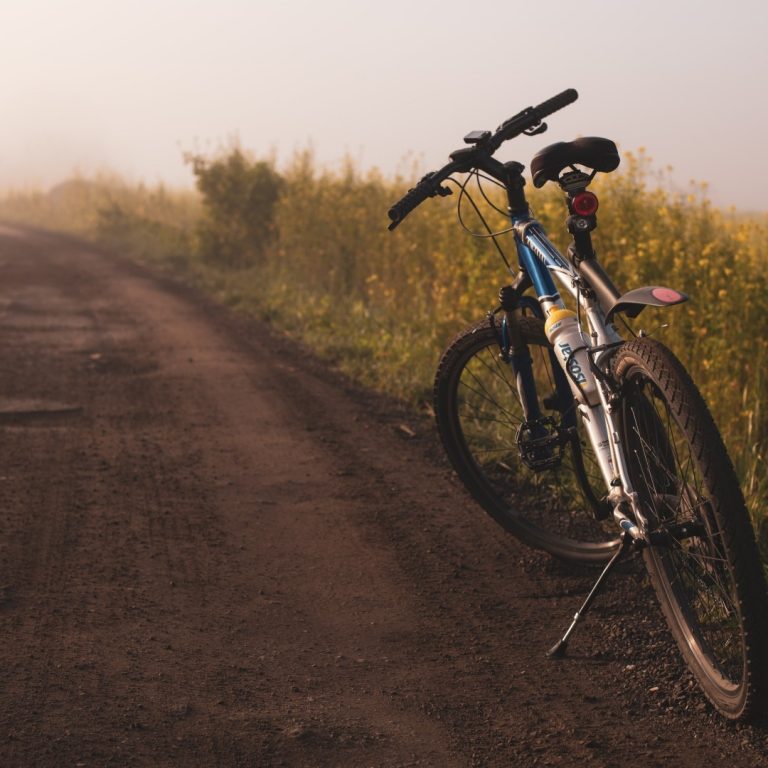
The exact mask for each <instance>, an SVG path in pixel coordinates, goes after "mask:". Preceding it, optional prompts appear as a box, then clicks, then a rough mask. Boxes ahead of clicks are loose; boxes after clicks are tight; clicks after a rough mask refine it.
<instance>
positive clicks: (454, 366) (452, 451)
mask: <svg viewBox="0 0 768 768" xmlns="http://www.w3.org/2000/svg"><path fill="white" fill-rule="evenodd" d="M520 330H521V334H522V337H523V340H524V342H525V343H526V345H527V346H528V349H529V352H530V356H531V360H532V368H533V379H534V381H535V384H536V390H537V392H538V396H539V398H540V404H541V405H542V406H543V407H544V409H545V412H546V413H547V415H548V421H547V423H548V424H549V425H550V426H549V427H548V428H549V429H550V430H552V434H557V433H558V430H560V434H562V435H563V436H565V435H566V431H565V430H564V429H563V428H564V425H565V424H568V423H570V424H573V425H574V426H573V428H571V429H569V430H568V432H567V439H566V438H565V437H564V439H563V445H562V454H561V455H560V457H559V460H557V459H553V460H552V461H550V462H549V466H539V467H532V466H531V463H532V462H530V461H528V462H526V460H525V457H524V455H523V453H524V452H523V453H521V447H520V445H521V442H520V440H519V430H520V427H521V425H522V424H523V423H524V420H525V417H524V414H523V409H522V405H521V402H520V399H519V395H518V387H517V382H516V375H515V371H514V370H513V368H512V366H511V365H510V364H509V363H506V362H504V361H503V360H502V359H501V358H500V349H499V344H498V340H497V337H496V332H495V331H494V329H493V328H491V327H490V326H489V324H488V321H487V320H486V321H484V322H481V323H478V324H476V325H473V326H470V327H469V328H467V329H466V330H464V331H463V332H462V333H460V334H459V335H458V336H457V337H456V338H455V339H454V341H453V342H452V343H451V345H450V346H449V347H448V349H447V350H446V351H445V353H444V354H443V357H442V359H441V361H440V365H439V366H438V370H437V376H436V378H435V390H434V396H435V415H436V417H437V426H438V430H439V432H440V437H441V439H442V441H443V445H444V447H445V450H446V453H447V454H448V458H449V459H450V461H451V464H452V465H453V468H454V469H455V470H456V473H457V474H458V476H459V478H460V479H461V480H462V482H463V483H464V485H465V486H466V487H467V489H468V490H469V491H470V493H471V494H472V496H473V497H474V498H475V499H476V500H477V501H478V502H479V503H480V505H481V506H482V507H483V508H484V509H485V511H486V512H488V514H489V515H491V517H492V518H493V519H494V520H496V522H498V523H499V524H500V525H502V526H503V527H504V528H505V529H506V530H508V531H509V532H510V533H511V534H513V535H514V536H516V537H517V538H519V539H520V540H521V541H523V542H524V543H526V544H528V545H529V546H532V547H536V548H539V549H543V550H546V551H547V552H549V553H550V554H552V555H555V556H556V557H559V558H561V559H564V560H569V561H572V562H578V563H595V564H597V563H602V562H604V561H605V560H607V559H608V558H609V557H610V556H611V555H612V554H613V552H614V551H615V549H616V547H617V546H618V541H617V531H616V527H615V525H614V524H613V523H612V522H606V523H601V522H598V521H597V520H596V519H595V510H596V509H597V506H598V499H599V498H601V497H602V496H603V495H604V482H603V479H602V475H601V473H600V469H599V467H598V465H597V462H596V460H595V458H594V454H593V453H592V448H591V446H590V445H589V443H588V440H587V439H586V438H585V437H584V435H583V433H582V431H581V429H582V428H581V427H580V425H579V422H580V417H579V416H578V413H577V411H576V409H575V405H574V403H573V400H572V399H570V398H569V400H570V402H568V403H561V402H560V399H559V398H558V396H557V388H556V384H555V379H554V372H553V368H552V364H553V363H552V359H551V357H550V353H549V351H550V346H549V342H548V341H547V337H546V335H545V334H544V323H543V321H541V320H539V319H538V318H535V317H522V318H520ZM555 365H556V363H555Z"/></svg>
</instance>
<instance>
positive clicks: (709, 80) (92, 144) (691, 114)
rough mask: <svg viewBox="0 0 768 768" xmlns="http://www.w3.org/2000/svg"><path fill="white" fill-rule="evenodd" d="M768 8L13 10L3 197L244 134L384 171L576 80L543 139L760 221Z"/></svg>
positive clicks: (261, 143)
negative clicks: (607, 147) (604, 151)
mask: <svg viewBox="0 0 768 768" xmlns="http://www.w3.org/2000/svg"><path fill="white" fill-rule="evenodd" d="M766 28H768V5H765V4H763V3H759V2H753V1H752V0H742V1H741V2H738V1H737V2H731V3H729V4H727V5H724V4H721V3H718V4H715V3H714V2H709V0H707V1H706V2H693V0H683V2H675V3H671V2H660V1H659V0H648V1H646V2H642V3H641V2H623V3H621V4H618V3H611V2H598V1H597V0H581V1H580V2H579V1H575V0H574V1H573V2H560V1H558V0H538V2H535V3H528V2H527V3H522V2H510V1H509V0H504V1H502V0H488V1H487V2H485V3H481V4H471V3H466V2H461V3H460V2H455V0H440V1H438V0H419V2H405V0H390V1H389V2H386V3H382V2H380V1H379V0H377V1H375V2H374V1H373V0H356V1H355V0H325V2H323V3H310V2H308V1H305V0H284V1H283V2H277V1H274V2H265V1H263V0H257V1H256V2H238V1H236V0H224V1H221V0H219V1H218V2H215V3H214V2H196V3H191V2H189V1H188V0H187V2H181V1H180V0H159V1H155V2H152V3H149V2H141V1H139V2H134V3H132V4H127V3H115V2H103V0H102V2H93V1H92V0H70V2H67V3H59V2H52V1H51V2H46V1H45V0H25V2H16V1H15V0H10V1H9V0H6V1H5V2H3V3H2V5H0V29H2V30H3V38H4V41H3V46H2V53H1V54H0V57H1V58H0V60H1V61H2V67H0V93H1V94H2V103H3V106H4V109H3V113H2V119H1V120H0V188H8V187H11V186H16V187H18V186H29V185H36V186H47V185H50V184H53V183H55V182H57V181H60V180H62V179H63V178H65V177H67V176H69V175H71V174H72V173H73V172H79V173H82V174H92V173H96V172H99V171H102V170H105V169H110V170H114V171H117V172H118V173H120V174H123V175H125V176H126V177H127V178H128V179H130V180H144V181H147V182H149V183H154V182H157V181H161V180H162V181H165V182H168V183H170V184H173V185H189V184H191V179H192V177H191V173H190V171H189V169H188V168H187V167H186V166H185V165H184V163H183V160H182V153H183V152H184V151H185V150H197V151H215V149H216V148H217V147H218V146H220V145H221V144H222V143H226V142H227V141H230V140H231V139H232V138H233V137H237V138H238V139H239V141H240V142H241V143H242V145H243V146H244V147H246V148H249V149H251V150H253V151H254V152H255V153H256V154H259V155H263V154H268V153H270V152H272V151H274V152H275V153H276V155H277V158H278V161H279V162H282V163H285V162H287V161H288V160H289V158H290V157H291V155H292V153H293V152H294V151H295V150H297V149H300V148H304V147H307V146H312V147H313V148H314V151H315V153H316V157H317V159H318V160H319V161H320V162H321V163H323V164H327V165H334V164H335V163H338V162H339V161H340V159H341V158H343V157H344V156H345V155H351V156H352V157H353V158H354V159H355V160H356V161H357V162H358V164H359V165H360V166H362V167H364V168H368V167H372V166H378V167H380V168H381V169H382V170H383V171H384V172H386V173H394V172H395V171H396V170H397V169H398V168H404V167H405V166H404V165H403V159H404V158H405V157H406V156H407V157H410V158H417V159H418V161H419V163H420V164H421V165H422V166H423V168H424V169H428V168H430V167H432V166H435V165H438V164H442V163H443V162H444V160H445V157H446V156H447V154H448V152H449V151H450V150H452V149H454V148H456V147H457V146H459V145H460V144H461V137H462V136H463V134H464V133H466V132H467V131H468V130H471V129H474V128H492V127H495V126H496V125H497V124H498V123H499V122H500V121H501V120H503V119H505V118H506V117H509V116H510V115H511V114H513V113H514V112H516V111H518V110H519V109H521V108H522V107H525V106H527V105H529V104H532V103H537V102H539V101H542V100H544V99H545V98H548V97H549V96H551V95H553V94H554V93H556V92H558V91H561V90H563V89H564V88H568V87H575V88H577V89H578V91H579V93H580V99H579V101H578V102H577V103H576V104H574V105H572V106H571V107H568V108H567V109H566V110H565V111H563V112H561V113H559V114H557V115H555V116H553V117H552V118H551V119H550V121H549V123H550V131H549V132H548V133H547V134H545V135H544V136H543V137H538V138H536V139H531V140H528V139H520V140H519V141H518V142H516V143H515V145H514V146H510V147H508V148H505V150H503V155H504V157H505V159H506V158H511V157H515V158H516V159H519V160H520V161H522V162H525V163H527V162H528V161H529V160H530V157H531V156H532V154H533V153H534V152H535V151H536V150H537V149H538V148H540V147H541V146H544V145H545V144H547V143H550V142H553V141H558V140H567V139H571V138H574V137H575V136H577V135H603V136H607V137H609V138H611V139H613V140H615V141H616V142H617V143H618V144H619V146H620V148H621V149H623V150H635V149H637V148H638V147H645V148H646V150H647V153H648V154H649V155H650V156H651V157H652V158H653V159H654V162H655V167H657V168H663V167H665V166H667V165H671V166H672V167H673V170H672V171H671V172H670V183H671V185H672V187H673V188H674V189H676V190H680V191H685V190H686V189H687V188H688V184H689V181H690V180H691V179H699V180H705V181H708V182H709V183H710V188H709V193H710V195H711V197H712V199H713V200H714V202H716V203H717V204H719V205H736V206H737V207H739V208H742V209H751V210H764V209H766V208H768V206H766V204H765V196H764V193H763V187H764V179H765V178H766V176H768V153H766V151H765V148H764V146H763V142H764V141H765V136H767V135H768V106H767V105H766V99H765V93H766V92H768V87H767V86H768V83H766V79H767V73H768V49H767V47H766V46H765V44H764V40H763V35H764V32H765V29H766Z"/></svg>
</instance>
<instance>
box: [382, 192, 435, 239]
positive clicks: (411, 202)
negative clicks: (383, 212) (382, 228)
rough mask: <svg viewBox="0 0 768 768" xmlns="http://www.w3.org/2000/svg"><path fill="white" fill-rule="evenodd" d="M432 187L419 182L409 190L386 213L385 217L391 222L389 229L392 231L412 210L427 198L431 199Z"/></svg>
mask: <svg viewBox="0 0 768 768" xmlns="http://www.w3.org/2000/svg"><path fill="white" fill-rule="evenodd" d="M432 195H434V191H433V189H432V186H431V185H429V184H425V183H424V181H423V180H422V181H420V182H419V183H418V184H417V185H416V186H415V187H413V188H412V189H409V190H408V191H407V192H406V193H405V195H404V196H403V197H401V198H400V200H398V201H397V202H396V203H395V204H394V205H393V206H392V207H391V208H390V209H389V210H388V211H387V215H388V216H389V218H390V219H391V220H392V223H391V224H390V225H389V229H390V230H393V229H394V228H395V227H396V226H397V225H398V224H399V223H400V222H401V221H402V220H403V219H404V218H405V217H406V216H407V215H408V214H409V213H410V212H411V211H412V210H413V209H414V208H416V207H417V206H419V205H421V203H423V202H424V201H425V200H426V199H427V198H428V197H432Z"/></svg>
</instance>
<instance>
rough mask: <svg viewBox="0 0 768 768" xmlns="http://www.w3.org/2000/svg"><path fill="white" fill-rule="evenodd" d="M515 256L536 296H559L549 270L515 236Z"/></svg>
mask: <svg viewBox="0 0 768 768" xmlns="http://www.w3.org/2000/svg"><path fill="white" fill-rule="evenodd" d="M515 246H516V247H517V258H518V261H519V262H520V266H521V267H522V268H523V269H524V270H525V271H526V272H527V273H528V275H529V276H530V278H531V281H532V282H533V288H534V290H535V291H536V295H537V296H559V295H560V294H559V293H558V291H557V288H556V287H555V281H554V280H553V279H552V275H550V274H549V270H548V269H547V268H546V267H545V266H544V265H543V264H542V263H541V262H540V261H539V260H538V259H537V258H536V256H535V255H534V253H533V251H532V250H531V249H530V248H529V247H528V246H527V245H526V244H525V243H523V242H521V241H520V239H519V238H515Z"/></svg>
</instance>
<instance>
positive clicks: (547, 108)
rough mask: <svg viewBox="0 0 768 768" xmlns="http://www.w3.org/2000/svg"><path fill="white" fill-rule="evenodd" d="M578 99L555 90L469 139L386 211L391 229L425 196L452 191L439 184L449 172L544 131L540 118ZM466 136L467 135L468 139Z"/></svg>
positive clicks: (571, 90)
mask: <svg viewBox="0 0 768 768" xmlns="http://www.w3.org/2000/svg"><path fill="white" fill-rule="evenodd" d="M578 98H579V94H578V93H577V92H576V90H575V89H574V88H568V90H565V91H563V92H562V93H558V94H557V95H556V96H553V97H552V98H551V99H547V100H546V101H542V102H541V104H539V105H538V106H536V107H526V108H525V109H524V110H523V111H522V112H518V113H517V114H516V115H515V116H514V117H510V118H509V120H505V121H504V122H503V123H502V124H501V125H500V126H499V127H498V128H497V129H496V131H495V133H493V134H490V132H487V133H482V134H478V135H479V136H480V138H477V139H476V138H472V140H471V142H470V143H473V144H475V146H474V147H471V148H470V147H466V148H464V147H462V149H460V150H457V151H456V152H454V153H453V154H452V155H451V162H450V163H448V165H445V166H443V167H442V168H441V169H440V170H439V171H432V172H430V173H428V174H427V175H426V176H424V177H423V178H422V179H421V180H420V181H419V182H418V184H416V186H415V187H412V188H411V189H409V190H408V192H406V194H405V195H404V196H403V197H402V198H401V199H400V200H398V201H397V202H396V203H395V204H394V205H393V206H392V207H391V208H390V209H389V211H388V212H387V213H388V215H389V218H390V219H391V223H390V225H389V229H390V231H391V230H393V229H394V228H395V227H396V226H397V225H398V224H400V222H401V221H402V220H403V219H404V218H405V217H406V216H407V215H408V214H409V213H410V212H411V211H412V210H413V209H414V208H416V207H418V206H419V205H421V203H423V202H424V201H425V200H426V199H427V198H429V197H435V196H437V195H439V196H440V197H444V196H446V195H450V194H451V190H450V189H449V188H447V187H443V186H442V183H443V181H445V179H447V178H448V177H449V176H450V175H451V174H452V173H466V172H467V171H469V170H471V169H472V168H474V167H476V163H475V162H473V161H475V160H477V159H479V157H480V155H481V154H482V155H483V156H485V157H490V156H491V155H493V153H494V152H495V151H496V150H497V149H498V148H499V147H500V146H501V145H502V144H503V143H504V142H505V141H508V140H509V139H514V138H515V137H516V136H519V135H520V134H521V133H529V132H530V133H529V135H534V134H536V133H543V132H544V131H545V130H546V129H547V125H546V123H543V122H542V120H543V119H544V118H545V117H547V116H549V115H551V114H552V113H553V112H557V111H558V110H560V109H562V108H563V107H567V106H568V105H569V104H572V103H573V102H574V101H576V99H578ZM470 136H472V134H470ZM469 138H470V137H469V136H468V137H467V139H469Z"/></svg>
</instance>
